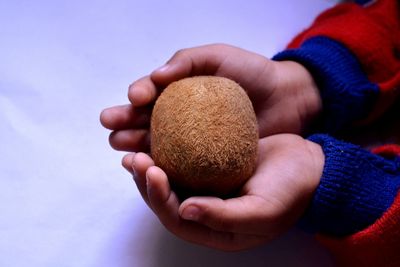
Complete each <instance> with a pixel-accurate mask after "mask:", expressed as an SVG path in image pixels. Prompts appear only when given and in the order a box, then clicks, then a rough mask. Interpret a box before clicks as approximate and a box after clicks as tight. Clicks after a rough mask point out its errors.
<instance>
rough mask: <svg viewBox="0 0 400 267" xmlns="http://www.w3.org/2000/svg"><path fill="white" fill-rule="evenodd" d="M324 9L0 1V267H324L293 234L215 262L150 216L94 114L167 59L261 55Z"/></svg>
mask: <svg viewBox="0 0 400 267" xmlns="http://www.w3.org/2000/svg"><path fill="white" fill-rule="evenodd" d="M332 5H334V1H333V0H290V1H289V0H287V1H272V0H271V1H261V0H258V1H251V0H239V1H233V0H224V1H217V0H207V1H204V0H202V1H183V0H182V1H177V0H174V1H161V0H159V1H155V0H153V1H138V0H136V1H135V0H131V1H128V0H125V1H124V0H117V1H67V0H65V1H50V0H49V1H33V0H32V1H20V0H9V1H6V0H0V266H5V267H6V266H18V267H20V266H22V267H23V266H57V267H63V266H85V267H86V266H116V267H128V266H129V267H136V266H137V267H150V266H151V267H158V266H177V267H180V266H249V267H251V266H332V263H331V261H330V258H329V256H328V254H327V252H326V251H325V250H324V249H323V248H322V247H320V246H319V245H318V244H317V243H316V242H315V241H314V240H313V239H312V237H311V236H309V235H307V234H305V233H303V232H301V231H299V230H292V231H290V232H289V233H288V234H286V235H284V236H282V237H281V238H280V239H278V240H276V241H274V242H272V243H270V244H267V245H265V246H263V247H259V248H256V249H253V250H248V251H245V252H238V253H226V252H220V251H215V250H211V249H208V248H203V247H200V246H197V245H192V244H189V243H186V242H184V241H181V240H179V239H177V238H175V237H174V236H172V235H171V234H169V233H168V232H167V231H166V230H165V229H164V228H163V227H162V226H161V225H160V223H159V222H158V220H157V218H156V217H155V216H154V215H153V214H152V213H151V212H150V211H149V209H148V208H147V207H146V206H145V204H144V202H143V201H142V199H141V198H140V196H139V194H138V191H137V189H136V187H135V185H134V183H133V181H132V179H131V177H130V176H129V174H128V173H127V172H125V171H124V170H123V169H122V167H121V166H120V158H121V156H122V155H123V154H122V153H120V152H115V151H113V150H112V149H111V148H110V147H109V145H108V141H107V139H108V134H109V133H108V131H107V130H105V129H103V128H102V127H101V126H100V123H99V119H98V118H99V113H100V111H101V110H102V109H103V108H105V107H108V106H112V105H117V104H124V103H126V102H127V98H126V93H127V87H128V85H129V83H131V82H132V81H134V80H135V79H137V78H140V77H141V76H143V75H145V74H147V73H149V72H150V71H152V70H153V69H155V68H156V67H158V66H161V65H162V64H163V63H164V62H165V61H166V60H167V59H168V58H169V57H170V56H171V55H172V54H173V53H174V52H175V51H176V50H178V49H180V48H185V47H191V46H197V45H200V44H206V43H214V42H224V43H229V44H232V45H236V46H239V47H242V48H245V49H248V50H251V51H255V52H258V53H260V54H263V55H265V56H267V57H271V56H273V55H274V54H275V53H276V52H278V51H280V50H282V49H283V48H284V46H285V44H286V43H287V42H288V41H289V40H290V39H291V38H292V37H294V35H295V34H296V33H297V32H299V31H300V30H302V29H303V28H305V27H306V26H307V25H309V24H310V23H311V22H312V20H313V19H314V18H315V16H316V15H317V14H318V13H320V12H321V11H322V10H324V9H326V8H328V7H330V6H332Z"/></svg>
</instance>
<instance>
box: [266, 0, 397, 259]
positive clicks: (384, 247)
mask: <svg viewBox="0 0 400 267" xmlns="http://www.w3.org/2000/svg"><path fill="white" fill-rule="evenodd" d="M273 59H274V60H279V61H281V60H292V61H297V62H299V63H301V64H302V65H303V66H305V67H306V68H307V69H308V70H309V71H310V73H311V74H312V75H313V78H314V79H315V82H316V84H317V85H318V88H319V89H320V95H321V99H322V103H323V113H322V116H321V123H320V127H319V128H318V130H317V131H318V133H314V134H312V135H311V136H309V137H308V139H309V140H310V141H313V142H316V143H318V144H319V145H321V147H322V150H323V152H324V154H325V165H324V170H323V174H322V177H321V181H320V184H319V186H318V188H317V189H316V192H315V194H314V196H313V199H312V201H311V203H310V205H309V207H308V209H307V211H306V212H305V214H304V216H303V218H302V219H301V222H300V224H301V225H302V226H303V227H304V228H305V229H308V230H311V231H314V232H315V233H316V236H317V239H318V240H319V241H320V242H321V243H322V244H324V245H325V246H326V247H327V248H328V249H330V251H331V252H332V254H333V256H334V258H335V260H336V262H337V263H338V265H339V266H400V253H399V252H400V194H399V189H400V146H399V145H398V144H387V145H384V146H380V147H375V148H372V149H371V148H369V149H366V148H363V147H361V146H359V145H355V144H352V143H350V142H349V141H346V140H345V141H343V140H339V139H342V138H343V136H345V134H343V133H346V132H347V131H348V130H349V129H353V128H356V127H360V126H363V125H368V124H371V123H374V122H375V121H376V120H378V119H379V118H381V117H382V116H383V115H384V114H385V113H387V112H389V111H390V108H391V107H392V106H393V105H394V104H395V103H396V101H397V100H398V99H399V94H400V3H399V2H398V1H397V0H376V1H365V0H364V1H357V3H344V4H339V5H337V6H335V7H333V8H331V9H329V10H327V11H325V12H323V13H322V14H321V15H319V16H318V17H317V18H316V19H315V21H314V22H313V24H312V25H311V26H310V27H309V28H307V29H305V30H304V31H303V32H301V33H300V34H299V35H298V36H296V37H295V38H294V39H293V40H292V41H291V43H290V44H289V45H288V47H287V49H286V50H284V51H282V52H280V53H278V54H277V55H275V56H274V57H273ZM398 103H400V102H398ZM339 136H340V138H338V137H339ZM344 139H345V138H344Z"/></svg>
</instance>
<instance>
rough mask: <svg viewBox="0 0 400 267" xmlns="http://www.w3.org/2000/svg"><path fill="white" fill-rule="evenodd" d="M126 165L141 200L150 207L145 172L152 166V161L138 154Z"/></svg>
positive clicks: (144, 155)
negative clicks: (130, 171) (131, 174)
mask: <svg viewBox="0 0 400 267" xmlns="http://www.w3.org/2000/svg"><path fill="white" fill-rule="evenodd" d="M127 164H130V165H129V168H130V169H131V170H132V173H133V178H134V181H135V183H136V186H137V188H138V190H139V192H140V194H141V196H142V198H143V199H144V201H145V202H146V203H147V205H148V206H149V207H151V206H150V203H149V198H148V196H147V186H146V171H147V169H149V168H150V167H151V166H154V161H153V160H152V159H151V158H150V156H148V155H147V154H145V153H141V152H139V153H136V154H134V155H133V157H132V159H131V160H130V161H128V162H127ZM127 167H128V166H127Z"/></svg>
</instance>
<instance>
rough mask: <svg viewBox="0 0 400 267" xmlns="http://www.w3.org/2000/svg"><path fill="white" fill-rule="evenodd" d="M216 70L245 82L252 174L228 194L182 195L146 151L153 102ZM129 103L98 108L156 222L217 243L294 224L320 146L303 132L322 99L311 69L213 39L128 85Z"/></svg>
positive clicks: (263, 238) (260, 238) (316, 175)
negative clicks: (253, 124)
mask: <svg viewBox="0 0 400 267" xmlns="http://www.w3.org/2000/svg"><path fill="white" fill-rule="evenodd" d="M195 75H216V76H223V77H227V78H230V79H233V80H235V81H236V82H238V83H239V84H241V86H242V87H243V88H245V89H246V91H247V93H248V95H249V97H250V99H251V101H252V103H253V106H254V109H255V111H256V115H257V120H258V124H259V133H260V140H259V159H258V164H257V169H256V171H255V173H254V175H253V176H252V177H251V178H250V179H249V180H248V182H247V183H246V184H245V185H244V186H243V188H242V190H241V193H240V194H239V195H238V196H237V197H235V198H231V199H226V200H223V199H219V198H215V197H191V198H188V199H186V200H185V201H183V202H180V201H179V199H178V198H177V196H176V195H175V193H174V192H173V191H171V189H170V186H169V183H168V177H167V175H166V174H165V172H164V171H163V170H162V169H160V168H159V167H157V166H154V162H153V160H152V159H151V157H150V156H149V155H148V154H146V153H148V152H149V144H150V140H149V123H150V116H151V110H152V107H153V105H154V102H155V100H156V99H157V97H158V95H159V94H160V92H161V90H162V88H165V86H167V85H168V84H169V83H171V82H173V81H176V80H179V79H181V78H184V77H188V76H195ZM128 98H129V100H130V102H131V103H130V104H128V105H124V106H115V107H112V108H108V109H105V110H104V111H103V112H102V113H101V116H100V120H101V123H102V124H103V126H104V127H106V128H108V129H110V130H112V131H113V132H112V133H111V135H110V139H109V141H110V144H111V146H112V147H113V148H114V149H116V150H123V151H131V152H133V151H134V152H136V153H129V154H127V155H126V156H125V157H124V158H123V160H122V165H123V166H124V167H125V168H126V169H127V170H128V171H129V172H130V173H132V174H133V176H134V180H135V182H136V185H137V187H138V190H139V192H140V193H141V195H142V197H143V199H144V200H145V201H146V203H147V204H148V205H149V207H150V208H151V209H152V210H153V212H154V213H155V214H156V215H157V217H158V218H159V220H160V221H161V223H163V224H164V225H165V227H166V228H167V229H168V230H170V231H171V232H172V233H174V234H175V235H177V236H179V237H181V238H182V239H185V240H188V241H190V242H194V243H198V244H202V245H205V246H209V247H213V248H218V249H222V250H229V251H231V250H241V249H247V248H250V247H253V246H256V245H259V244H262V243H265V242H268V241H270V240H271V239H273V238H275V237H276V236H278V235H280V234H282V233H283V232H285V231H287V230H288V229H289V228H290V227H292V226H293V224H295V222H296V221H297V220H298V219H299V217H300V216H301V214H302V213H303V212H304V210H305V209H306V207H307V205H308V203H309V201H310V199H311V198H312V195H313V192H314V191H315V189H316V188H317V186H318V184H319V180H320V177H321V175H322V170H323V165H324V154H323V152H322V149H321V147H320V146H319V145H317V144H315V143H312V142H310V141H307V140H306V139H304V138H302V137H301V136H300V134H302V133H303V132H304V131H305V130H306V129H307V127H308V126H309V125H310V123H312V122H313V121H314V120H315V119H316V118H317V117H318V114H319V113H320V110H321V99H320V96H319V93H318V89H317V87H316V85H315V83H314V81H313V79H312V77H311V75H310V74H309V72H308V71H307V70H306V69H305V68H304V67H303V66H302V65H300V64H298V63H295V62H290V61H285V62H274V61H271V60H269V59H267V58H265V57H263V56H260V55H258V54H255V53H252V52H249V51H245V50H242V49H240V48H236V47H233V46H228V45H223V44H215V45H207V46H201V47H195V48H190V49H184V50H180V51H178V52H177V53H176V54H175V55H174V56H173V57H172V58H171V59H170V60H169V61H168V62H167V63H166V65H164V66H163V67H161V68H159V69H157V70H155V71H154V72H153V73H151V74H150V75H149V76H145V77H143V78H141V79H139V80H137V81H135V82H134V83H132V84H131V85H130V86H129V90H128Z"/></svg>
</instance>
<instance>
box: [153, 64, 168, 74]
mask: <svg viewBox="0 0 400 267" xmlns="http://www.w3.org/2000/svg"><path fill="white" fill-rule="evenodd" d="M168 69H169V65H168V64H165V65H164V66H161V67H159V68H158V69H156V70H155V71H156V72H164V71H167V70H168Z"/></svg>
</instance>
